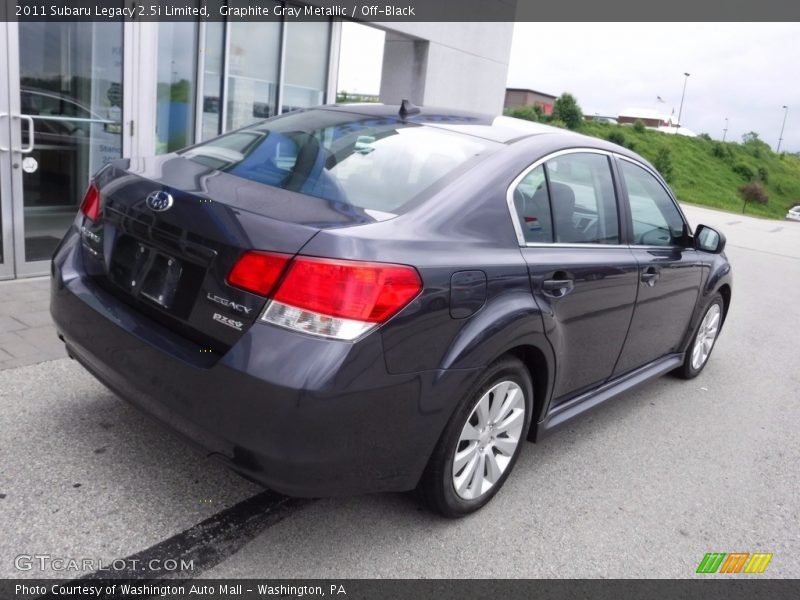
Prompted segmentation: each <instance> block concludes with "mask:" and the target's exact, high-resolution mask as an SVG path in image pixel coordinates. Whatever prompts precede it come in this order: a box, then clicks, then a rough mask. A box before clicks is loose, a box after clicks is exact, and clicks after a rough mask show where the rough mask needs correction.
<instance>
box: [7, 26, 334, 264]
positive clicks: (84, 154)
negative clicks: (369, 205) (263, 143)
mask: <svg viewBox="0 0 800 600" xmlns="http://www.w3.org/2000/svg"><path fill="white" fill-rule="evenodd" d="M338 25H340V24H338ZM336 26H337V24H334V23H332V22H330V21H328V22H298V21H291V22H286V21H284V22H244V21H236V22H201V23H197V22H163V23H124V24H123V23H78V22H35V23H13V22H12V23H5V22H4V23H0V45H1V46H2V48H3V49H6V48H7V49H8V52H2V53H0V279H10V278H14V277H22V276H34V275H43V274H46V273H47V272H48V270H49V265H48V262H49V259H50V257H51V256H52V253H53V251H54V249H55V247H56V244H57V243H58V241H59V239H60V238H61V236H62V235H63V234H64V232H65V231H66V229H67V228H68V227H69V224H70V223H71V222H72V220H73V218H74V216H75V213H76V211H77V209H78V207H79V205H80V203H81V200H82V198H83V193H84V190H85V189H86V186H87V184H88V182H89V179H90V177H91V176H92V174H93V173H94V172H95V171H97V169H99V168H100V166H102V165H103V164H104V163H106V162H108V161H109V160H113V159H115V158H119V157H121V156H123V155H125V156H129V155H147V154H161V153H165V152H172V151H175V150H178V149H180V148H183V147H185V146H189V145H191V144H194V143H197V142H200V141H203V140H207V139H209V138H212V137H214V136H216V135H219V134H220V133H224V132H225V131H229V130H232V129H236V128H239V127H243V126H245V125H249V124H251V123H253V122H255V121H259V120H262V119H265V118H267V117H271V116H274V115H276V114H280V113H282V112H288V111H291V110H296V109H298V108H304V107H309V106H314V105H318V104H323V103H325V102H329V101H330V102H332V101H334V100H335V98H334V96H333V94H334V93H335V90H332V89H331V87H332V86H331V85H329V84H330V83H331V72H332V70H333V69H334V66H333V65H334V64H335V61H332V60H331V57H332V56H333V55H334V54H335V53H336V52H338V48H337V47H335V46H336V41H335V40H336V36H335V35H334V31H335V28H336Z"/></svg>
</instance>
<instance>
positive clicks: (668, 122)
mask: <svg viewBox="0 0 800 600" xmlns="http://www.w3.org/2000/svg"><path fill="white" fill-rule="evenodd" d="M636 121H641V122H642V123H644V126H645V127H647V128H649V129H655V130H656V131H660V132H661V133H673V134H675V133H677V134H679V135H685V136H687V137H697V134H696V133H695V132H694V131H692V130H691V129H687V128H686V127H683V126H680V125H678V120H677V119H675V118H674V115H665V114H663V113H660V112H659V111H657V110H654V109H652V108H626V109H625V110H623V111H621V112H620V113H619V116H618V117H617V122H618V123H620V124H621V125H631V124H633V123H636Z"/></svg>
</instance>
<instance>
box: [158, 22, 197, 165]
mask: <svg viewBox="0 0 800 600" xmlns="http://www.w3.org/2000/svg"><path fill="white" fill-rule="evenodd" d="M158 27H159V30H158V88H157V101H156V153H158V154H163V153H164V152H173V151H175V150H179V149H181V148H183V147H185V146H188V145H189V144H191V143H192V142H193V141H194V116H195V98H196V77H197V62H196V61H197V53H196V49H197V24H196V23H188V22H186V23H183V22H182V23H168V22H161V23H159V25H158Z"/></svg>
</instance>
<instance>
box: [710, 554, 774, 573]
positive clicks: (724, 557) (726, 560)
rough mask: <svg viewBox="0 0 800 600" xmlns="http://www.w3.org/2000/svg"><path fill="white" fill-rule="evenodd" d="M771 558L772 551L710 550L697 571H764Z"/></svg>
mask: <svg viewBox="0 0 800 600" xmlns="http://www.w3.org/2000/svg"><path fill="white" fill-rule="evenodd" d="M771 560H772V553H771V552H770V553H767V552H754V553H752V554H750V553H749V552H731V553H729V554H726V553H725V552H708V553H706V555H705V556H704V557H703V560H701V561H700V564H699V565H698V566H697V572H698V573H706V574H707V573H763V572H764V570H765V569H766V568H767V565H768V564H769V561H771Z"/></svg>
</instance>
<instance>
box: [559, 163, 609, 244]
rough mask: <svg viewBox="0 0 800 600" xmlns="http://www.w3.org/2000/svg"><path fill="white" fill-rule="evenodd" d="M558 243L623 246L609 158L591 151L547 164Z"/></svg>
mask: <svg viewBox="0 0 800 600" xmlns="http://www.w3.org/2000/svg"><path fill="white" fill-rule="evenodd" d="M545 166H546V169H547V177H548V182H549V186H550V203H551V208H552V215H553V229H554V235H555V241H556V242H562V243H572V244H575V243H578V244H619V220H618V218H617V199H616V194H615V193H614V179H613V177H612V175H611V167H610V163H609V159H608V157H607V156H606V155H604V154H594V153H590V152H586V153H575V154H565V155H563V156H558V157H556V158H553V159H551V160H548V161H547V162H546V163H545Z"/></svg>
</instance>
